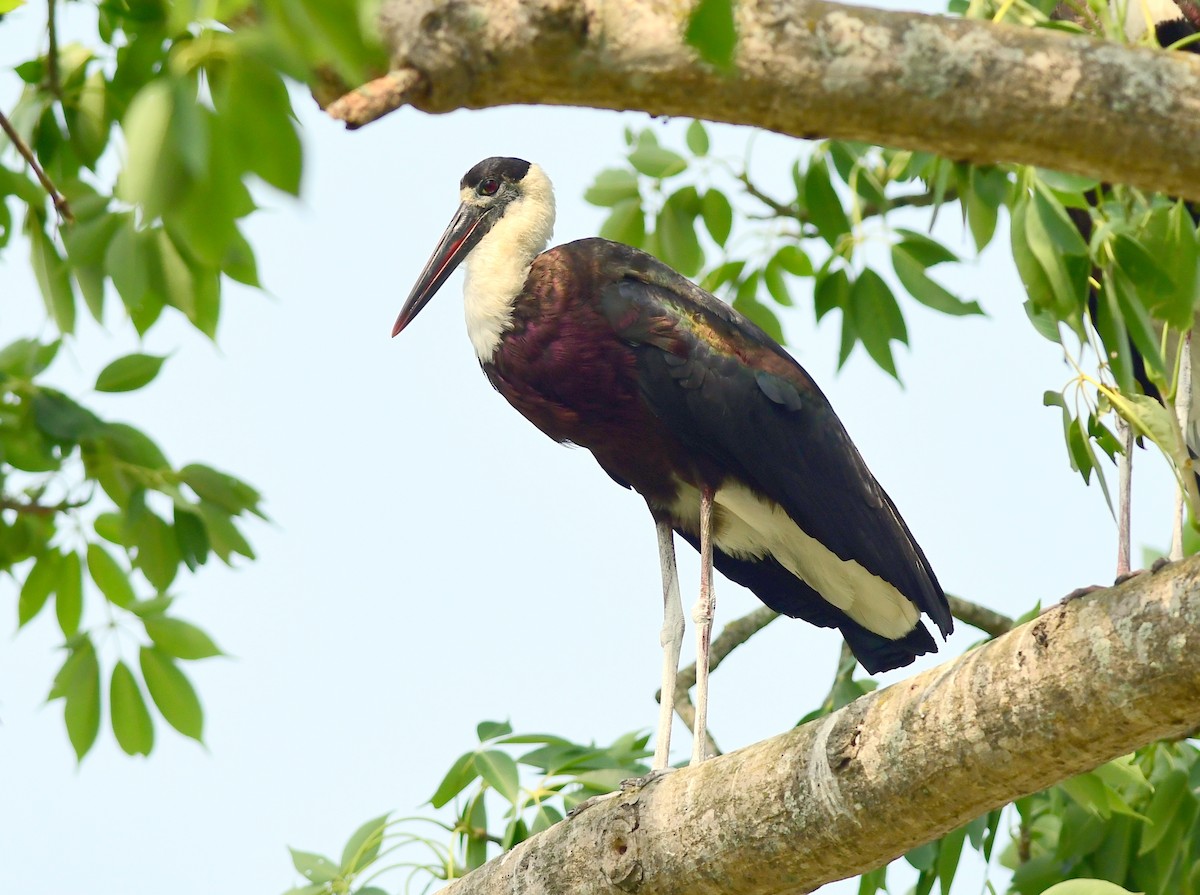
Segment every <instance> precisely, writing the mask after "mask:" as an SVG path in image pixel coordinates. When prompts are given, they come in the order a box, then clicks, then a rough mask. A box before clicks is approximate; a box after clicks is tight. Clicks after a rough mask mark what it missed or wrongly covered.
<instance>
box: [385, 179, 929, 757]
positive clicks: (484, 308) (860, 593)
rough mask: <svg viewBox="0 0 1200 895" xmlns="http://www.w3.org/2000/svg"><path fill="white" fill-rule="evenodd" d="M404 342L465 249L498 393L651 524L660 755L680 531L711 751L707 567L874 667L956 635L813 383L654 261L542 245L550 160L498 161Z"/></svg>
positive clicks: (589, 242) (679, 629) (672, 658)
mask: <svg viewBox="0 0 1200 895" xmlns="http://www.w3.org/2000/svg"><path fill="white" fill-rule="evenodd" d="M460 197H461V204H460V205H459V208H458V211H457V213H456V214H455V215H454V218H453V220H452V221H451V222H450V225H449V227H447V229H446V232H445V233H444V234H443V236H442V239H441V241H440V242H439V243H438V245H437V248H436V249H434V252H433V256H432V257H431V258H430V259H429V262H428V263H427V264H426V265H425V269H424V270H423V271H421V275H420V277H419V278H418V279H417V283H416V285H415V286H414V287H413V290H412V292H411V294H410V295H409V296H408V299H407V301H405V303H404V306H403V308H402V309H401V311H400V315H399V317H398V318H397V320H396V325H395V328H394V329H393V330H392V335H396V334H398V333H399V332H400V331H401V330H402V329H404V328H405V327H406V326H408V325H409V323H411V322H412V320H413V318H414V317H416V316H417V314H418V313H420V311H421V309H422V308H423V307H425V305H426V303H428V302H429V300H430V299H431V298H432V297H433V295H434V293H436V292H437V290H438V289H439V288H440V287H441V285H442V284H443V283H444V282H445V281H446V279H447V278H448V277H449V276H450V274H451V272H452V271H453V270H454V269H455V267H456V266H457V265H458V264H459V263H460V262H462V261H463V260H464V259H465V261H466V266H467V276H466V286H465V297H466V317H467V332H468V334H469V335H470V337H471V343H472V345H473V346H474V348H475V353H476V355H477V356H478V358H479V362H480V364H481V365H482V367H483V371H484V373H485V374H486V375H487V377H488V379H489V380H490V381H491V383H492V385H493V386H494V387H495V388H496V390H497V391H499V392H500V394H502V395H503V396H504V397H505V398H506V399H508V402H509V403H510V404H512V405H513V407H515V408H516V409H517V410H519V411H520V412H521V414H522V415H523V416H524V417H525V418H526V419H528V420H529V421H530V422H531V423H533V424H534V425H535V426H537V427H538V428H539V429H541V430H542V431H543V432H544V433H546V434H547V435H549V436H550V437H551V438H553V439H554V440H555V441H559V442H570V443H573V444H577V445H581V446H582V447H586V448H588V449H589V450H590V451H591V452H592V453H593V454H594V455H595V457H596V460H597V461H598V462H599V463H600V466H601V467H602V468H603V469H604V471H605V472H607V473H608V474H609V476H611V477H612V478H613V479H614V480H615V481H616V482H617V483H618V484H620V485H622V486H623V487H626V488H632V489H633V490H635V491H637V492H638V493H639V494H641V495H642V497H643V498H645V500H646V503H647V504H648V505H649V508H650V513H651V515H652V516H653V517H654V521H655V523H656V525H657V529H658V547H659V557H660V560H661V563H662V577H663V602H664V623H663V628H662V636H661V640H662V645H663V649H664V659H663V681H662V693H663V698H662V706H661V711H660V716H659V726H658V734H657V740H656V744H655V745H656V748H655V757H654V765H655V768H656V769H661V768H665V767H666V765H667V755H668V750H669V745H670V731H671V699H670V694H671V693H672V692H673V691H674V682H675V676H676V673H677V670H678V664H679V650H680V644H681V642H682V640H683V632H684V620H683V607H682V604H681V602H680V598H679V588H678V581H677V576H676V570H675V548H674V542H673V533H678V534H679V535H680V536H681V537H683V539H684V540H686V541H687V542H688V543H690V544H691V545H692V546H693V547H696V548H697V549H698V550H699V551H700V556H701V584H700V599H699V601H698V602H697V604H696V608H695V611H694V619H695V621H696V626H697V642H698V650H697V652H698V657H697V671H698V674H697V694H696V730H695V739H694V743H693V751H692V763H693V764H695V763H696V762H698V761H701V760H702V759H703V758H704V757H705V756H704V744H705V741H706V740H705V723H706V712H707V671H708V645H709V637H710V632H711V626H712V614H713V602H714V601H713V591H712V567H713V566H714V565H715V566H716V568H717V569H719V570H720V571H721V572H723V573H724V574H725V575H726V576H728V577H729V578H731V579H732V580H734V581H736V582H738V583H739V584H743V585H745V586H746V587H748V588H749V589H750V590H752V591H753V592H754V593H755V594H757V595H758V597H759V598H760V599H761V600H762V601H763V602H764V603H766V604H767V605H768V606H770V607H771V608H772V609H775V610H777V611H778V612H781V613H783V614H785V615H790V616H793V617H796V618H802V619H804V620H805V621H807V622H810V623H812V624H814V625H820V626H822V627H827V628H839V629H840V630H841V632H842V635H843V636H844V637H845V639H846V642H847V644H849V646H850V649H851V650H852V651H853V652H854V655H855V656H856V657H857V659H858V661H859V662H860V663H862V665H863V667H864V668H866V670H867V671H868V672H871V673H874V672H879V671H884V670H887V669H891V668H897V667H899V666H902V665H907V664H908V663H910V662H912V661H913V659H914V658H915V657H916V656H918V655H921V654H923V653H927V652H931V651H933V650H935V649H936V648H937V647H936V645H935V643H934V640H933V637H932V636H931V635H930V633H929V631H928V630H927V629H926V627H925V625H924V624H922V621H921V614H922V613H925V614H927V615H928V616H929V617H930V618H931V619H932V620H933V622H934V624H936V625H937V627H938V629H939V630H940V631H941V633H942V635H943V636H945V635H947V634H949V632H950V631H951V629H952V627H953V620H952V619H951V616H950V609H949V607H948V605H947V603H946V597H945V595H944V594H943V593H942V588H941V587H940V585H939V584H938V580H937V578H936V577H935V575H934V573H933V569H932V568H931V567H930V565H929V561H928V560H927V559H926V558H925V554H924V553H923V552H922V550H921V548H920V546H918V544H917V542H916V540H915V539H914V538H913V536H912V533H911V532H910V531H909V530H908V526H907V525H905V523H904V520H903V519H902V518H901V517H900V513H899V512H898V511H897V510H896V507H895V505H894V504H893V503H892V501H891V499H890V498H889V497H888V496H887V494H886V493H885V492H884V490H883V488H881V487H880V485H879V483H878V482H877V481H876V480H875V478H874V476H872V475H871V472H870V470H868V469H867V466H866V464H865V463H864V462H863V460H862V457H861V456H859V453H858V450H857V449H856V448H855V447H854V444H853V443H852V442H851V441H850V436H849V435H847V434H846V430H845V429H844V428H843V427H842V424H841V422H840V421H839V420H838V418H837V416H836V415H835V414H834V412H833V409H832V408H831V407H830V405H829V402H828V401H827V400H826V398H825V396H824V395H823V394H822V393H821V390H820V389H819V388H818V387H817V385H816V383H814V382H813V380H812V379H811V378H810V377H809V375H808V374H807V373H806V372H805V371H804V370H803V369H802V368H801V367H800V365H799V364H798V363H796V361H795V360H793V359H792V357H791V356H790V355H789V354H788V353H787V352H786V351H784V349H783V348H781V347H780V346H779V345H778V344H776V342H775V341H774V340H772V339H771V337H770V336H768V335H767V334H766V333H765V332H763V331H762V330H761V329H760V328H759V327H757V326H755V325H754V324H753V323H751V322H750V321H749V320H747V319H746V318H745V317H743V316H742V315H741V314H739V313H738V312H737V311H735V310H733V309H732V308H730V307H729V306H728V305H726V304H725V303H723V302H721V301H719V300H718V299H716V298H715V297H713V296H712V295H710V294H709V293H707V292H705V291H704V290H702V289H700V288H699V287H698V286H696V285H695V284H693V283H692V282H690V281H689V280H687V279H686V278H684V277H682V276H680V275H679V274H678V273H676V272H675V271H674V270H672V269H671V268H669V267H667V266H666V265H665V264H663V263H662V262H660V261H658V260H656V259H655V258H653V257H651V256H650V255H648V254H646V253H645V252H641V251H639V250H637V249H634V248H631V247H629V246H625V245H621V244H619V243H615V242H610V241H609V240H605V239H581V240H578V241H576V242H571V243H568V244H566V245H560V246H557V247H556V248H553V249H550V250H549V251H543V249H545V247H546V245H547V243H548V242H549V240H550V233H551V230H552V228H553V225H554V194H553V189H552V187H551V185H550V181H549V179H548V178H547V177H546V175H545V173H544V172H543V171H542V169H541V168H540V167H538V166H537V165H535V164H530V163H529V162H527V161H523V160H521V159H516V158H489V159H485V160H483V161H482V162H480V163H479V164H477V165H475V167H473V168H471V170H470V171H468V172H467V173H466V175H465V176H464V177H463V178H462V182H461V184H460Z"/></svg>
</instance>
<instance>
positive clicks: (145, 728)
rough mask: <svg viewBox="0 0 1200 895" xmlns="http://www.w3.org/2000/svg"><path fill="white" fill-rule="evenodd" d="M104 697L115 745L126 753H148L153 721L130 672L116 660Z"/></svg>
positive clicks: (152, 734) (151, 745)
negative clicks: (106, 694) (105, 696)
mask: <svg viewBox="0 0 1200 895" xmlns="http://www.w3.org/2000/svg"><path fill="white" fill-rule="evenodd" d="M108 701H109V704H110V711H111V713H112V729H113V734H114V735H115V736H116V738H117V745H119V746H120V747H121V748H122V749H123V750H125V754H126V755H149V754H150V750H151V749H153V748H154V723H153V722H152V721H151V720H150V711H149V710H148V709H147V708H146V701H145V700H144V699H143V698H142V691H141V688H140V687H138V685H137V680H136V679H135V678H134V676H133V672H132V671H130V670H129V668H128V667H127V666H126V665H125V663H124V662H122V661H120V660H118V661H117V664H116V665H115V666H114V667H113V672H112V681H111V682H110V684H109V695H108Z"/></svg>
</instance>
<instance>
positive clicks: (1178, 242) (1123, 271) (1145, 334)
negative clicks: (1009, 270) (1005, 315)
mask: <svg viewBox="0 0 1200 895" xmlns="http://www.w3.org/2000/svg"><path fill="white" fill-rule="evenodd" d="M1011 236H1012V250H1013V257H1014V259H1015V261H1016V264H1017V269H1018V271H1019V272H1020V274H1021V278H1022V281H1023V282H1024V283H1025V286H1026V289H1027V291H1028V293H1029V300H1028V302H1027V303H1026V311H1027V313H1028V315H1029V318H1030V320H1031V322H1032V323H1033V324H1034V327H1035V328H1036V330H1037V331H1038V332H1039V333H1040V334H1042V335H1043V336H1045V337H1046V338H1048V339H1050V340H1051V341H1054V342H1058V343H1059V344H1061V345H1062V347H1063V350H1064V352H1065V353H1066V355H1067V357H1068V358H1069V359H1070V362H1071V364H1072V366H1073V367H1074V368H1075V370H1076V376H1075V377H1074V378H1073V379H1072V381H1071V382H1070V383H1068V385H1067V386H1066V387H1065V388H1064V389H1063V394H1062V396H1059V395H1057V394H1054V393H1048V397H1047V403H1053V404H1056V405H1058V406H1060V407H1061V408H1062V409H1063V418H1064V439H1065V441H1066V444H1067V450H1068V454H1069V456H1070V458H1071V465H1072V467H1073V468H1075V469H1077V470H1078V471H1079V473H1080V474H1081V475H1082V476H1083V478H1084V480H1085V481H1090V479H1091V474H1092V472H1093V471H1095V472H1096V473H1097V474H1098V478H1099V480H1100V484H1101V487H1102V488H1104V490H1105V496H1106V498H1107V497H1108V489H1107V482H1106V480H1105V475H1104V469H1103V467H1102V466H1101V465H1100V464H1099V463H1098V462H1097V451H1096V448H1100V450H1102V451H1103V452H1104V453H1106V454H1108V455H1109V457H1110V458H1112V457H1114V456H1115V455H1116V454H1117V453H1119V452H1120V451H1121V447H1120V446H1119V445H1118V444H1117V443H1116V439H1115V438H1114V437H1113V436H1112V433H1111V431H1110V430H1109V428H1108V427H1107V426H1106V425H1103V424H1102V422H1101V420H1103V419H1104V418H1105V417H1106V415H1107V414H1108V413H1109V412H1110V410H1115V411H1116V413H1117V414H1118V415H1119V416H1120V417H1122V418H1124V419H1125V420H1126V421H1127V422H1128V423H1129V424H1130V425H1131V426H1132V427H1133V428H1134V430H1135V431H1136V432H1137V434H1138V435H1139V436H1148V437H1149V438H1150V439H1151V440H1153V441H1154V442H1155V444H1156V445H1158V447H1159V448H1160V449H1161V450H1162V451H1163V453H1164V454H1165V455H1166V456H1167V458H1168V459H1169V460H1170V462H1171V464H1172V466H1173V467H1174V469H1175V471H1176V476H1177V479H1178V480H1179V482H1180V484H1181V486H1184V487H1185V488H1186V490H1187V492H1188V497H1189V502H1190V503H1191V505H1192V508H1193V514H1196V513H1197V512H1200V493H1196V489H1195V488H1194V487H1192V483H1193V482H1192V476H1191V475H1190V474H1189V473H1187V472H1185V470H1187V469H1189V468H1190V459H1189V456H1188V452H1187V449H1186V447H1185V446H1184V441H1183V435H1182V432H1181V431H1180V429H1179V426H1178V423H1177V421H1176V420H1175V417H1174V414H1173V413H1172V412H1170V411H1168V410H1166V409H1165V408H1164V406H1163V404H1162V403H1160V401H1159V400H1158V399H1159V398H1160V397H1162V398H1164V399H1166V400H1170V399H1172V397H1173V394H1174V391H1175V387H1176V383H1177V381H1178V375H1179V374H1178V371H1179V363H1180V360H1181V359H1182V352H1180V351H1178V350H1177V347H1176V346H1178V345H1180V344H1182V336H1183V334H1184V333H1186V332H1187V331H1189V330H1190V329H1191V327H1192V325H1193V315H1194V310H1193V309H1194V307H1195V305H1196V300H1197V297H1198V289H1197V265H1198V259H1200V239H1198V238H1197V232H1196V225H1195V221H1194V219H1193V217H1192V214H1191V211H1190V210H1189V208H1188V207H1187V206H1186V205H1185V204H1184V203H1182V202H1174V201H1171V202H1168V201H1163V200H1161V199H1158V198H1154V197H1146V196H1143V195H1142V194H1140V193H1138V192H1137V191H1135V190H1132V189H1129V188H1126V187H1120V186H1108V185H1101V184H1098V183H1097V182H1096V181H1094V180H1091V179H1088V178H1079V177H1073V176H1065V175H1060V174H1056V173H1054V172H1046V171H1035V170H1033V169H1024V170H1022V171H1021V173H1020V177H1019V179H1018V188H1017V190H1016V192H1015V195H1014V199H1013V205H1012V233H1011ZM1087 353H1094V355H1095V373H1094V374H1093V373H1090V372H1087V370H1086V367H1087V366H1088V364H1087V363H1086V362H1085V358H1084V356H1083V355H1085V354H1087ZM1139 355H1140V363H1139V362H1138V361H1139V357H1138V356H1139ZM1072 388H1073V389H1075V390H1076V395H1077V397H1076V399H1075V400H1074V401H1073V402H1071V403H1070V404H1068V401H1067V400H1066V395H1067V392H1068V390H1070V389H1072ZM1068 407H1070V408H1071V409H1068ZM1110 505H1111V500H1110Z"/></svg>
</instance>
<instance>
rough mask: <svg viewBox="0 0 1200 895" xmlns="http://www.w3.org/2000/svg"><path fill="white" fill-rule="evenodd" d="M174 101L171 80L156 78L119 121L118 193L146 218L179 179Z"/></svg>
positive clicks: (156, 210) (158, 211)
mask: <svg viewBox="0 0 1200 895" xmlns="http://www.w3.org/2000/svg"><path fill="white" fill-rule="evenodd" d="M175 102H176V95H175V91H174V88H173V87H172V83H171V81H170V80H169V79H167V78H155V79H153V80H151V81H150V82H149V83H147V84H146V85H145V86H144V87H142V89H141V90H139V91H138V93H137V95H136V96H134V98H133V101H132V102H131V103H130V104H129V108H128V110H127V111H126V112H125V116H124V118H123V119H122V122H121V128H122V130H123V131H124V132H125V144H126V146H127V152H126V158H125V166H124V168H123V169H122V171H121V175H120V177H119V178H118V180H117V195H118V196H120V197H121V198H122V199H124V200H125V201H126V202H130V203H133V204H135V205H140V206H141V207H142V212H143V214H144V215H145V219H146V220H148V221H149V220H153V219H154V218H156V217H158V216H159V215H160V214H162V212H163V209H164V208H166V207H168V206H169V205H170V204H171V199H172V197H173V196H174V194H175V192H176V191H177V188H178V185H179V183H180V180H181V175H182V170H181V166H180V163H179V158H178V155H177V153H176V152H175V149H174V145H173V141H172V140H171V119H172V117H173V115H174V108H175ZM118 289H120V287H119V286H118ZM122 295H124V293H122Z"/></svg>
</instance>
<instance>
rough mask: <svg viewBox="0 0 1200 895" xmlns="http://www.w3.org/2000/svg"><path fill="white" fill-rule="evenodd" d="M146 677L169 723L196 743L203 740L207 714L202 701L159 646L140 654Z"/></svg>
mask: <svg viewBox="0 0 1200 895" xmlns="http://www.w3.org/2000/svg"><path fill="white" fill-rule="evenodd" d="M139 660H140V664H141V669H142V676H143V677H144V678H145V680H146V689H147V690H149V691H150V696H151V697H152V698H153V699H154V704H155V705H156V706H158V710H159V711H160V712H161V713H162V716H163V718H165V719H166V721H167V723H168V724H170V725H171V726H172V727H174V728H175V729H176V730H178V731H179V732H180V733H182V734H183V735H184V736H189V737H191V738H192V739H194V740H200V739H201V736H202V734H203V729H204V712H203V710H202V709H201V708H200V699H199V697H197V696H196V691H195V689H194V688H193V687H192V684H191V681H189V680H188V679H187V675H185V674H184V673H183V672H182V671H180V670H179V666H178V665H176V664H175V660H174V658H173V657H172V656H171V655H170V654H169V653H168V652H166V651H165V650H162V649H160V648H158V647H157V646H153V647H147V646H144V647H142V648H141V650H140V652H139Z"/></svg>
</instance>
